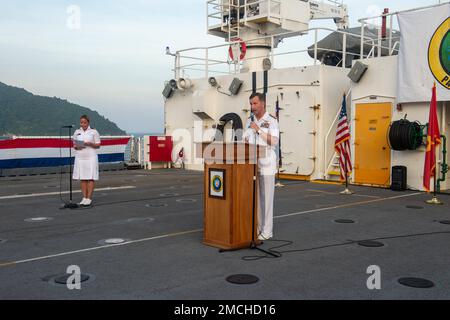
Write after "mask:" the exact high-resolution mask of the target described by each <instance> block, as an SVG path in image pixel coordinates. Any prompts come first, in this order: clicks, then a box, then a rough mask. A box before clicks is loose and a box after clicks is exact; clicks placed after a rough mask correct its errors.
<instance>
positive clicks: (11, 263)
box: [0, 192, 422, 268]
mask: <svg viewBox="0 0 450 320" xmlns="http://www.w3.org/2000/svg"><path fill="white" fill-rule="evenodd" d="M420 194H422V193H421V192H417V193H412V194H405V195H401V196H396V197H389V198H380V199H375V200H367V201H360V202H353V203H348V204H343V205H337V206H332V207H326V208H320V209H313V210H306V211H301V212H295V213H289V214H285V215H281V216H275V217H274V219H280V218H286V217H293V216H299V215H302V214H307V213H313V212H321V211H329V210H333V209H340V208H346V207H352V206H358V205H362V204H370V203H376V202H381V201H387V200H395V199H401V198H407V197H412V196H417V195H420ZM202 231H203V229H196V230H189V231H183V232H177V233H169V234H164V235H160V236H154V237H150V238H145V239H139V240H132V241H127V242H124V243H119V244H111V245H104V246H99V247H93V248H87V249H81V250H75V251H69V252H63V253H58V254H54V255H48V256H43V257H37V258H31V259H25V260H18V261H13V262H6V263H0V268H2V267H9V266H14V265H17V264H22V263H27V262H33V261H41V260H46V259H51V258H56V257H62V256H68V255H72V254H76V253H82V252H90V251H95V250H101V249H107V248H112V247H119V246H126V245H129V244H134V243H140V242H147V241H151V240H156V239H163V238H169V237H176V236H181V235H186V234H192V233H198V232H202Z"/></svg>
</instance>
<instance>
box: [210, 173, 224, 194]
mask: <svg viewBox="0 0 450 320" xmlns="http://www.w3.org/2000/svg"><path fill="white" fill-rule="evenodd" d="M212 188H213V190H214V192H221V191H222V189H223V180H222V177H220V176H214V177H213V178H212Z"/></svg>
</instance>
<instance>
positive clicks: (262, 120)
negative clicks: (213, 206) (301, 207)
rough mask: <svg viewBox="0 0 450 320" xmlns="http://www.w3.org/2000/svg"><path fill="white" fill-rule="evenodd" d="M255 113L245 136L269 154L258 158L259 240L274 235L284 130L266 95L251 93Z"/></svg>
mask: <svg viewBox="0 0 450 320" xmlns="http://www.w3.org/2000/svg"><path fill="white" fill-rule="evenodd" d="M250 105H251V110H252V116H251V117H250V118H249V119H248V120H247V124H246V126H245V128H246V131H245V133H244V139H245V141H246V142H248V143H250V144H254V143H255V139H256V143H257V144H258V145H260V146H264V147H266V148H267V153H266V157H265V158H264V159H258V171H259V176H260V178H259V188H258V189H259V202H258V239H259V240H268V239H270V238H272V237H273V197H274V192H275V174H276V172H277V155H276V153H275V148H276V146H277V145H278V141H279V137H280V130H279V127H278V121H277V119H276V118H275V117H274V116H272V115H270V114H269V113H268V112H267V110H266V97H265V95H264V94H261V93H253V94H252V95H251V96H250Z"/></svg>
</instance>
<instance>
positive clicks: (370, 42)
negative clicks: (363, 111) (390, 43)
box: [173, 27, 398, 77]
mask: <svg viewBox="0 0 450 320" xmlns="http://www.w3.org/2000/svg"><path fill="white" fill-rule="evenodd" d="M319 31H325V32H333V33H338V34H341V35H342V36H343V38H344V39H343V40H344V41H343V42H344V43H346V41H347V38H348V37H355V38H360V39H361V43H362V44H363V45H364V46H365V45H369V46H370V47H372V49H371V51H370V53H369V55H367V56H366V55H365V54H363V56H362V57H361V54H358V53H353V52H347V48H346V46H344V45H343V48H342V50H332V49H325V48H319V47H318V46H317V43H318V42H319V39H318V37H317V34H318V32H319ZM305 32H314V34H315V35H316V36H315V40H314V48H313V49H309V48H307V49H305V50H296V51H291V52H280V53H274V52H273V49H274V43H275V42H276V41H275V40H274V39H277V38H282V37H286V36H299V34H298V32H295V31H290V32H283V33H278V34H274V35H266V36H263V37H259V38H255V39H250V40H248V41H247V44H248V43H251V42H253V41H260V40H261V39H270V40H271V43H272V45H271V47H272V53H271V55H270V57H271V59H272V64H274V60H275V59H274V58H275V57H278V56H285V55H289V54H298V53H306V52H310V51H311V50H314V58H313V59H314V65H316V64H317V56H318V55H317V52H318V50H328V51H331V52H336V53H340V54H342V55H343V60H344V61H345V60H346V58H347V55H351V56H354V57H360V58H362V59H364V58H365V57H366V58H371V57H375V51H374V50H375V48H378V50H388V54H392V53H394V52H395V51H396V47H397V46H398V45H397V42H396V45H394V47H393V48H392V49H391V48H388V47H386V46H382V45H381V43H377V42H379V41H377V40H376V39H373V38H371V37H368V36H364V35H358V34H354V33H349V32H346V31H345V30H334V29H331V28H323V27H315V28H310V29H307V30H305ZM237 43H239V41H230V42H228V43H225V44H220V45H214V46H208V47H206V46H197V47H192V48H187V49H181V50H178V51H176V53H175V57H176V59H175V60H176V62H175V67H174V69H173V70H174V71H175V74H176V75H180V74H181V73H182V70H183V69H184V66H182V65H181V63H180V60H181V59H192V60H198V61H203V62H204V67H205V69H204V70H202V71H203V72H205V77H208V76H209V70H208V68H209V66H210V65H220V64H223V66H228V67H229V66H230V65H231V64H235V68H234V70H231V69H229V72H228V74H236V73H238V72H239V71H240V67H241V62H232V61H230V60H228V61H224V60H214V59H210V58H209V57H210V53H211V50H213V49H220V48H225V47H228V46H229V45H231V44H237ZM196 50H199V51H202V50H203V51H205V52H204V54H203V56H204V57H203V58H202V57H199V56H201V55H202V54H201V52H200V53H198V54H197V53H196V56H189V55H188V54H187V55H186V54H184V55H181V53H187V52H190V51H196ZM197 55H198V56H197ZM260 58H262V56H259V57H252V58H248V59H247V60H251V59H260ZM345 66H346V65H345V64H344V63H342V67H343V68H345ZM195 71H200V70H195ZM219 72H220V71H219ZM224 73H225V74H227V72H224Z"/></svg>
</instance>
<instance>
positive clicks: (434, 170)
mask: <svg viewBox="0 0 450 320" xmlns="http://www.w3.org/2000/svg"><path fill="white" fill-rule="evenodd" d="M433 102H434V108H436V82H434V86H433V98H432V103H433ZM430 110H431V107H430ZM434 111H435V112H437V110H434ZM430 118H431V111H430ZM436 120H437V119H436ZM430 124H431V121H430V123H429V126H430ZM435 125H438V124H436V123H435ZM432 135H433V136H432V138H431V141H430V140H429V141H428V143H430V144H434V141H433V139H435V136H434V133H433V134H432ZM428 136H430V127H428ZM439 136H440V135H439ZM434 146H435V147H434V169H433V175H434V176H433V186H434V190H433V199H431V200H428V201H426V203H427V204H431V205H443V204H444V203H443V202H442V201H440V200H439V199H438V197H437V179H438V177H437V157H436V152H437V148H436V145H435V144H434ZM431 150H432V151H433V148H431Z"/></svg>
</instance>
